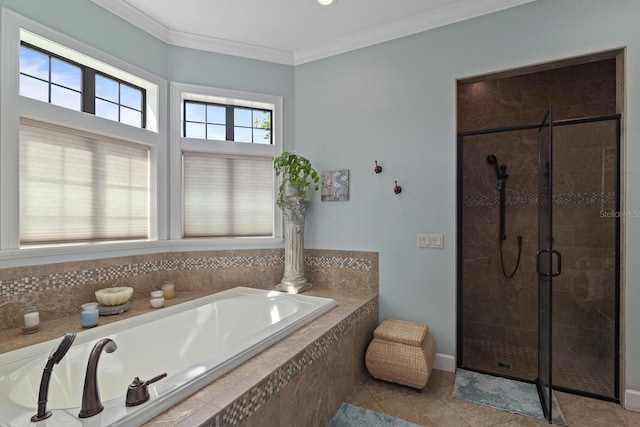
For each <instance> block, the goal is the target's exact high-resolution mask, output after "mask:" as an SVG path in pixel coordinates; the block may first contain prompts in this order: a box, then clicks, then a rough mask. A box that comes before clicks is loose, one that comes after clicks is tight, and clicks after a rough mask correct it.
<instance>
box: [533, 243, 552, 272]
mask: <svg viewBox="0 0 640 427" xmlns="http://www.w3.org/2000/svg"><path fill="white" fill-rule="evenodd" d="M548 253H549V250H548V249H540V250H539V251H538V252H536V273H538V276H540V277H549V276H550V274H549V273H543V272H542V271H540V255H543V254H548Z"/></svg>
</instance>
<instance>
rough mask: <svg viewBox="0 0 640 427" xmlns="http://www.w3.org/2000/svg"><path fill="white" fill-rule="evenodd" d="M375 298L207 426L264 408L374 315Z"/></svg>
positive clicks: (233, 421)
mask: <svg viewBox="0 0 640 427" xmlns="http://www.w3.org/2000/svg"><path fill="white" fill-rule="evenodd" d="M377 311H378V298H377V297H376V298H373V299H372V300H370V301H369V302H367V303H366V304H364V305H363V306H361V307H360V308H359V309H357V310H356V311H354V312H353V313H352V314H351V315H349V316H348V317H347V318H345V319H344V320H342V321H341V322H340V323H338V324H337V325H336V326H334V327H333V328H331V330H329V331H327V332H326V333H325V334H324V335H322V336H321V337H320V338H318V339H317V340H316V341H315V342H313V343H312V344H311V345H309V346H308V347H306V348H305V349H304V350H303V351H301V352H300V353H298V354H297V355H296V356H295V357H293V358H292V359H290V360H289V361H288V362H287V363H285V364H284V365H282V366H281V367H279V368H278V369H276V370H275V371H274V372H272V373H271V374H270V375H269V376H268V377H267V378H265V379H264V380H263V381H262V382H260V383H259V384H258V385H256V386H255V387H253V388H252V389H251V390H249V391H248V392H246V393H245V394H244V395H242V396H241V397H239V398H238V399H236V400H235V401H233V402H232V403H231V404H229V405H228V406H226V407H225V408H223V409H222V410H221V411H220V412H219V413H218V414H216V415H215V417H214V418H213V420H212V422H211V421H210V422H209V423H208V424H207V425H211V426H235V425H238V424H239V423H240V421H242V420H243V419H245V418H247V417H249V416H250V415H251V414H253V413H254V412H255V411H256V410H257V409H258V408H260V407H261V406H262V405H264V404H265V403H266V402H267V401H268V400H269V399H270V398H271V397H273V396H275V395H276V394H277V393H278V392H279V391H280V390H282V389H283V388H284V387H285V386H286V385H287V384H288V383H289V382H290V381H291V380H292V379H293V378H295V377H296V375H298V374H299V373H300V372H301V371H303V370H304V369H305V368H306V367H308V366H309V365H311V363H312V362H313V361H314V360H317V359H318V358H320V357H321V356H322V355H323V354H324V353H326V352H327V350H328V349H329V348H330V347H331V346H332V345H334V344H335V343H336V342H338V341H339V340H340V339H341V338H342V337H343V336H344V335H345V334H346V333H347V332H349V331H350V330H351V329H352V328H354V327H355V326H356V325H357V324H358V322H360V321H361V320H362V319H364V318H365V317H367V316H368V315H369V314H370V313H371V312H375V313H377Z"/></svg>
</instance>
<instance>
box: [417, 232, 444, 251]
mask: <svg viewBox="0 0 640 427" xmlns="http://www.w3.org/2000/svg"><path fill="white" fill-rule="evenodd" d="M418 247H419V248H438V249H441V248H444V235H443V234H418Z"/></svg>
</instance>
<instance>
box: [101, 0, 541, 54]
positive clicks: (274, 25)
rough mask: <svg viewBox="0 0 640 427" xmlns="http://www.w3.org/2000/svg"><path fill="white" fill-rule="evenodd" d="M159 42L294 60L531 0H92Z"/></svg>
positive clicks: (332, 52)
mask: <svg viewBox="0 0 640 427" xmlns="http://www.w3.org/2000/svg"><path fill="white" fill-rule="evenodd" d="M92 1H93V2H94V3H96V4H98V5H99V6H101V7H103V8H105V9H107V10H108V11H110V12H112V13H114V14H116V15H118V16H120V17H121V18H123V19H125V20H127V21H129V22H130V23H132V24H134V25H136V26H138V27H139V28H141V29H143V30H144V31H147V32H148V33H150V34H151V35H153V36H155V37H157V38H159V39H160V40H162V41H164V42H166V43H168V44H172V45H176V46H183V47H190V48H195V49H201V50H207V51H211V52H218V53H224V54H229V55H235V56H241V57H246V58H252V59H259V60H265V61H270V62H276V63H281V64H287V65H298V64H302V63H305V62H310V61H314V60H317V59H321V58H325V57H328V56H332V55H336V54H339V53H343V52H348V51H351V50H355V49H359V48H362V47H365V46H370V45H373V44H376V43H381V42H384V41H388V40H392V39H396V38H399V37H403V36H407V35H410V34H415V33H418V32H421V31H426V30H429V29H432V28H436V27H441V26H444V25H447V24H451V23H454V22H459V21H463V20H465V19H469V18H473V17H476V16H480V15H485V14H488V13H492V12H496V11H499V10H503V9H508V8H510V7H514V6H518V5H521V4H524V3H530V2H532V1H536V0H334V2H333V4H331V5H329V6H322V5H320V4H318V2H317V1H316V0H180V1H175V0H92Z"/></svg>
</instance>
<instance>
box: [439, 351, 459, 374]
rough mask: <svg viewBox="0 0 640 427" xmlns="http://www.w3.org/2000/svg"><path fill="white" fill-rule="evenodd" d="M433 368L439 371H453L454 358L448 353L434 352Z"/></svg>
mask: <svg viewBox="0 0 640 427" xmlns="http://www.w3.org/2000/svg"><path fill="white" fill-rule="evenodd" d="M433 368H434V369H438V370H440V371H447V372H455V371H456V358H455V357H453V356H450V355H448V354H442V353H436V357H435V359H434V360H433Z"/></svg>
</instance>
